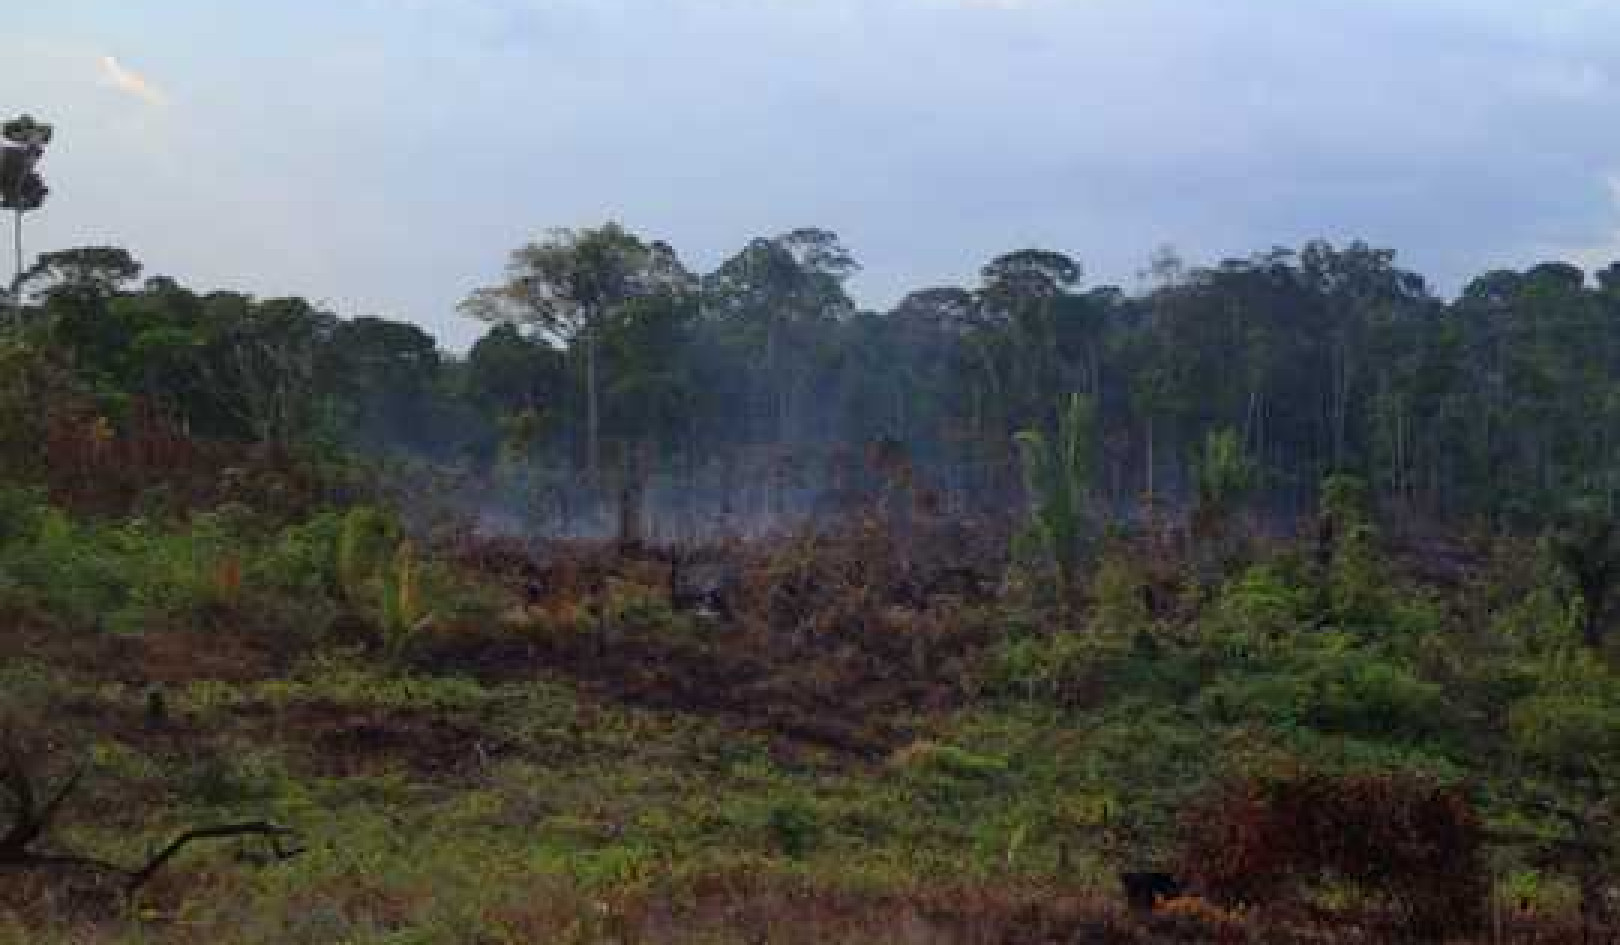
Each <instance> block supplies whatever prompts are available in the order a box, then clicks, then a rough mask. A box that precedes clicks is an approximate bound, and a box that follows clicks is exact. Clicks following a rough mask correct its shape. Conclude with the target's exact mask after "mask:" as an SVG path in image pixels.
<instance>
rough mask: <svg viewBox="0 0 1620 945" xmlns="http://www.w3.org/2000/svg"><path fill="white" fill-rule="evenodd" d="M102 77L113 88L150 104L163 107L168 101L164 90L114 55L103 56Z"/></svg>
mask: <svg viewBox="0 0 1620 945" xmlns="http://www.w3.org/2000/svg"><path fill="white" fill-rule="evenodd" d="M101 78H102V81H103V82H105V83H107V84H108V85H110V86H112V87H113V88H115V89H118V90H119V91H120V92H125V93H127V94H129V95H133V96H135V97H136V98H138V99H140V100H141V101H143V102H145V103H147V104H148V105H153V106H158V107H161V106H162V105H164V104H165V103H166V102H167V101H168V98H167V96H165V95H164V94H163V92H162V90H160V89H159V88H158V87H157V86H155V85H153V84H152V83H151V82H150V81H149V80H148V79H147V78H146V77H145V76H143V75H141V74H140V73H139V72H136V71H135V70H133V69H130V68H128V67H127V66H125V65H124V64H123V63H121V62H119V61H118V60H117V59H114V58H113V57H112V56H102V57H101Z"/></svg>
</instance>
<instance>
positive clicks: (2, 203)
mask: <svg viewBox="0 0 1620 945" xmlns="http://www.w3.org/2000/svg"><path fill="white" fill-rule="evenodd" d="M52 134H53V129H52V128H51V126H50V125H47V124H44V123H42V122H38V121H35V120H34V119H33V117H31V116H29V115H23V116H21V117H19V118H13V119H12V120H11V121H8V122H6V123H5V124H4V125H0V138H4V139H5V141H7V142H9V143H7V144H5V145H4V146H3V147H0V209H6V210H10V211H11V212H12V237H11V239H12V249H13V252H14V253H15V255H16V273H15V275H14V276H13V277H12V280H11V304H12V312H13V318H14V320H15V321H18V322H20V321H21V320H22V281H23V241H22V221H23V214H25V213H29V212H31V211H33V210H38V209H39V208H40V206H42V205H43V204H44V203H45V197H46V196H47V195H48V194H49V193H50V188H48V187H46V186H45V179H44V178H42V177H40V176H39V171H38V170H37V169H36V168H37V167H38V165H39V161H40V158H42V157H44V155H45V146H46V145H48V144H50V143H51V136H52Z"/></svg>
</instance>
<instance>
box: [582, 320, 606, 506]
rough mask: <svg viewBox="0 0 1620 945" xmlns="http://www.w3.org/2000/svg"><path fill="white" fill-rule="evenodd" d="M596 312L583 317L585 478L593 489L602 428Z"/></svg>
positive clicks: (599, 468)
mask: <svg viewBox="0 0 1620 945" xmlns="http://www.w3.org/2000/svg"><path fill="white" fill-rule="evenodd" d="M597 315H598V313H597V312H596V311H594V310H593V311H592V312H590V313H588V314H587V316H586V318H585V478H586V482H587V485H589V486H590V487H591V488H592V489H595V488H596V486H597V484H598V483H599V482H600V476H601V472H602V430H601V413H600V401H599V399H598V397H599V388H598V382H597V377H596V328H597V321H598V318H597Z"/></svg>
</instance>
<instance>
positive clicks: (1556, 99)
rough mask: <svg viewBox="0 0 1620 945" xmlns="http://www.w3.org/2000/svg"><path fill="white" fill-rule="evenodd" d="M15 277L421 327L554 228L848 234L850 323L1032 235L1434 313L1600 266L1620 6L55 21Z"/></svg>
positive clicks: (1617, 200)
mask: <svg viewBox="0 0 1620 945" xmlns="http://www.w3.org/2000/svg"><path fill="white" fill-rule="evenodd" d="M6 19H7V24H6V28H5V33H4V37H3V39H0V43H3V46H0V49H3V52H0V114H3V115H9V114H16V113H22V112H28V113H32V114H34V115H35V116H36V117H39V118H41V119H42V120H46V121H50V122H52V123H54V124H55V125H56V128H57V134H56V140H55V142H54V143H53V146H52V150H51V151H50V153H49V154H48V155H47V157H46V159H45V163H44V164H43V165H42V170H43V171H44V172H45V174H46V177H47V179H48V181H49V183H50V184H51V186H52V196H51V199H50V201H49V202H48V203H47V204H46V206H45V208H44V209H43V210H42V211H40V212H39V213H37V214H34V215H33V216H32V218H31V219H30V221H29V224H28V230H27V238H28V240H29V244H30V246H31V247H32V248H33V249H34V250H45V249H53V248H63V247H67V246H75V245H91V244H117V245H122V246H125V247H128V248H129V249H130V250H131V251H132V252H134V253H135V255H136V256H137V257H138V258H140V259H141V260H142V261H143V262H145V264H146V267H147V272H148V274H158V273H162V274H167V275H172V276H174V277H175V278H178V279H179V280H180V281H181V282H183V283H185V284H187V285H190V286H192V287H194V288H197V289H211V288H216V287H222V288H223V287H228V288H235V289H242V290H245V291H250V292H253V293H255V294H259V295H264V296H279V295H302V296H306V297H308V298H311V299H313V300H317V301H320V302H323V303H326V304H328V305H330V306H332V307H333V308H334V309H335V310H337V311H338V312H339V313H340V314H343V315H347V316H360V315H375V316H381V317H388V318H398V319H403V320H408V321H413V322H416V323H418V324H420V325H422V326H424V327H425V328H427V329H428V330H430V331H432V332H433V333H435V334H436V335H438V336H439V337H440V338H441V339H442V340H443V341H444V342H445V343H446V344H447V345H449V346H450V347H453V348H465V347H466V346H467V345H468V344H470V343H471V341H472V340H473V339H475V338H476V337H477V335H478V334H479V332H480V331H481V330H482V327H483V326H481V325H479V324H478V323H476V322H472V321H470V320H468V319H467V318H465V317H463V316H461V315H459V314H458V313H457V311H456V303H457V302H458V301H459V300H461V299H462V298H464V297H465V296H466V295H467V294H468V293H469V292H470V291H471V290H472V289H474V288H475V287H477V286H479V285H482V284H488V283H490V282H493V281H496V280H498V278H499V276H500V273H501V269H502V266H503V264H504V262H505V259H506V256H507V253H508V252H509V251H510V250H511V249H512V248H513V247H515V246H517V245H519V244H520V243H522V242H524V241H525V240H528V239H531V238H534V237H536V236H538V235H540V234H541V233H543V231H544V230H546V229H547V228H549V227H554V226H590V225H595V224H598V223H601V222H603V221H605V220H609V219H613V220H618V221H620V222H622V223H624V224H625V225H626V226H628V227H630V228H631V229H633V230H635V231H637V232H639V233H642V234H643V235H645V236H647V237H649V238H654V237H656V238H661V239H666V240H668V241H670V242H671V243H672V244H674V245H675V246H676V247H677V248H678V249H679V250H680V251H681V253H682V255H683V257H684V258H685V260H686V261H687V263H688V264H689V265H691V266H693V267H694V268H698V269H707V268H712V267H713V266H715V265H716V264H718V263H719V262H720V261H721V260H722V259H724V258H725V257H726V256H728V255H729V254H731V253H732V252H734V251H736V250H737V249H739V248H741V247H742V246H743V245H744V244H745V243H746V242H747V241H748V240H749V239H751V238H753V237H755V236H762V235H772V234H776V233H780V232H784V231H787V230H790V229H792V228H794V227H799V226H819V227H824V228H827V229H831V230H834V231H836V232H837V233H839V234H840V235H841V236H842V237H843V240H844V242H845V244H846V245H847V246H849V248H850V249H851V250H852V251H853V252H854V253H855V255H856V257H857V258H858V259H859V260H860V261H861V262H862V264H863V266H864V268H863V271H862V272H861V273H860V274H859V276H857V277H856V279H855V280H854V282H853V284H852V289H853V291H854V294H855V295H856V297H857V300H858V301H859V302H861V303H862V304H864V305H868V306H874V307H879V306H885V305H889V304H892V303H893V302H894V301H896V300H897V299H898V298H899V297H900V296H902V295H903V294H904V293H905V292H906V291H907V290H909V289H912V288H917V287H922V286H928V285H941V284H965V285H971V284H973V282H974V281H975V274H976V272H977V270H978V268H979V266H980V265H982V264H983V262H984V261H985V260H987V259H989V258H991V257H993V256H995V255H996V254H998V253H1001V252H1004V251H1007V250H1011V249H1018V248H1023V247H1028V246H1040V247H1045V248H1051V249H1058V250H1062V251H1064V252H1068V253H1070V254H1072V255H1073V256H1074V257H1075V258H1077V259H1078V260H1080V261H1081V263H1082V264H1083V265H1084V267H1085V270H1086V273H1087V277H1086V281H1087V282H1088V283H1089V284H1114V285H1122V286H1124V287H1126V288H1128V289H1129V288H1132V287H1133V286H1135V285H1136V284H1137V280H1138V278H1139V277H1138V275H1137V274H1138V273H1139V272H1140V271H1141V270H1142V269H1143V268H1144V267H1145V266H1146V264H1147V260H1148V259H1149V257H1150V256H1151V254H1152V253H1153V251H1154V250H1155V249H1156V248H1158V247H1160V246H1166V245H1168V246H1172V247H1174V248H1175V249H1176V250H1177V251H1178V252H1179V253H1180V255H1181V256H1183V257H1184V258H1185V259H1187V260H1188V261H1189V262H1191V263H1200V262H1209V261H1214V260H1218V259H1220V258H1223V257H1227V256H1235V255H1246V254H1248V253H1250V252H1252V251H1259V250H1264V249H1267V248H1270V247H1272V246H1274V245H1298V244H1300V243H1302V242H1304V241H1306V240H1308V239H1313V238H1318V237H1322V238H1328V239H1332V240H1335V241H1344V240H1349V239H1357V238H1359V239H1364V240H1367V241H1368V242H1371V243H1374V244H1376V245H1380V246H1389V247H1393V248H1395V249H1397V250H1399V252H1400V260H1401V262H1402V263H1403V264H1404V265H1406V266H1408V267H1411V268H1414V269H1417V270H1419V271H1421V272H1423V273H1424V274H1426V275H1428V276H1429V277H1430V278H1431V281H1432V284H1433V285H1434V286H1435V287H1436V288H1437V289H1438V290H1439V291H1441V292H1452V291H1455V290H1456V289H1457V288H1458V287H1459V286H1460V285H1461V284H1462V283H1463V282H1465V281H1466V280H1467V279H1468V278H1469V277H1471V276H1472V275H1474V274H1477V273H1479V272H1481V271H1484V270H1486V269H1490V268H1496V267H1515V268H1519V267H1525V266H1528V265H1531V264H1533V263H1535V262H1538V261H1541V260H1544V259H1552V258H1559V259H1567V260H1570V261H1573V262H1576V263H1578V264H1581V265H1584V266H1588V267H1591V266H1597V265H1601V264H1604V263H1607V262H1609V261H1611V260H1614V259H1620V120H1617V119H1620V3H1616V2H1613V0H1534V2H1527V0H1220V2H1215V0H276V2H273V3H263V2H260V3H250V2H246V0H49V2H36V3H31V4H23V5H19V6H18V7H17V8H15V9H9V10H8V11H7V15H6Z"/></svg>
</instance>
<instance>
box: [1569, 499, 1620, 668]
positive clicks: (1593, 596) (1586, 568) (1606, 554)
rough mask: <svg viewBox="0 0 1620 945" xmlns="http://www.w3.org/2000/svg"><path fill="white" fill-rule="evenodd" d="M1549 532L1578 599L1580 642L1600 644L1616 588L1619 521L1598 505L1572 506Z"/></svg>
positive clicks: (1619, 562) (1619, 584)
mask: <svg viewBox="0 0 1620 945" xmlns="http://www.w3.org/2000/svg"><path fill="white" fill-rule="evenodd" d="M1562 518H1563V521H1562V522H1560V523H1559V525H1558V527H1557V529H1556V530H1555V531H1554V532H1553V537H1552V551H1553V556H1554V557H1555V558H1556V559H1557V561H1558V564H1559V566H1560V567H1562V568H1563V569H1564V571H1565V572H1567V573H1568V574H1569V577H1570V579H1571V580H1573V581H1574V582H1575V587H1576V590H1577V591H1578V592H1579V593H1580V598H1581V638H1582V639H1583V640H1584V641H1585V643H1586V645H1587V646H1589V647H1592V648H1593V649H1596V648H1597V647H1599V646H1601V645H1602V644H1603V636H1604V629H1605V627H1606V626H1607V623H1608V618H1609V612H1610V611H1611V610H1612V609H1613V608H1614V605H1615V601H1614V599H1613V598H1614V597H1615V591H1616V589H1617V588H1620V519H1617V518H1616V517H1615V515H1614V514H1613V513H1612V512H1611V511H1609V510H1608V509H1607V508H1605V507H1604V505H1603V504H1602V503H1600V502H1597V501H1594V500H1590V499H1586V500H1580V501H1577V502H1574V503H1572V504H1571V506H1570V508H1569V509H1568V510H1567V511H1566V512H1565V513H1564V515H1563V516H1562Z"/></svg>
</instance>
